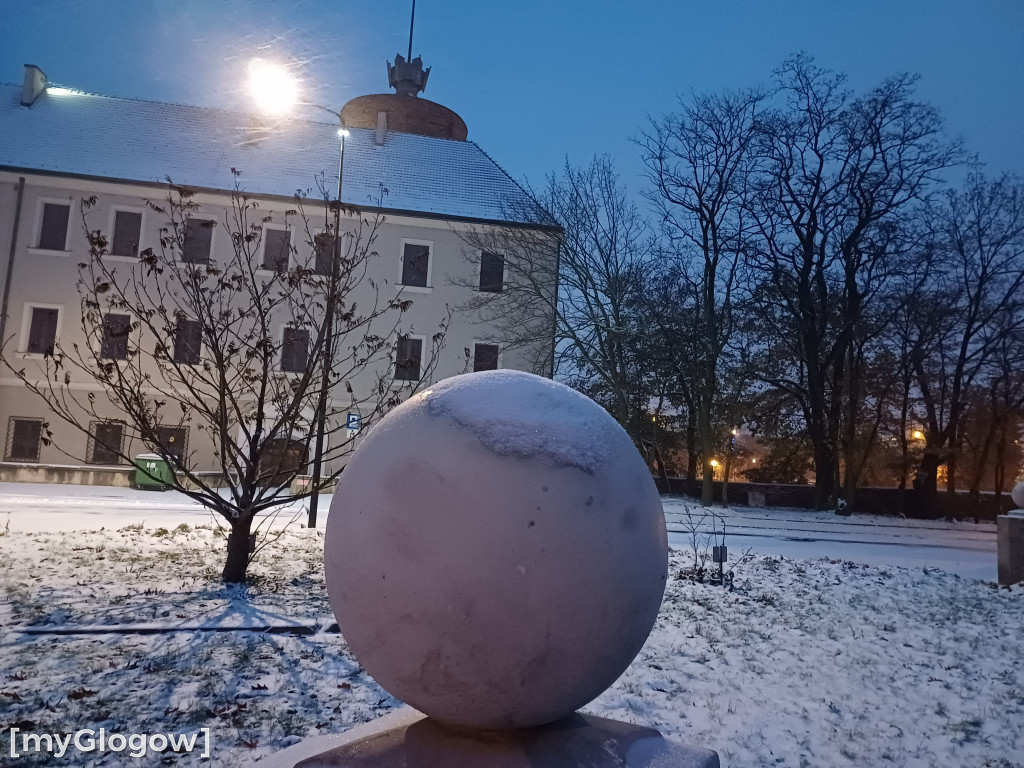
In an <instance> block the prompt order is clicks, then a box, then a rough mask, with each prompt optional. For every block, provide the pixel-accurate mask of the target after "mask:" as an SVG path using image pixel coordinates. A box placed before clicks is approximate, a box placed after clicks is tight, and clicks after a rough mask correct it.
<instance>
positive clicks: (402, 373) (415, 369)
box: [395, 336, 423, 381]
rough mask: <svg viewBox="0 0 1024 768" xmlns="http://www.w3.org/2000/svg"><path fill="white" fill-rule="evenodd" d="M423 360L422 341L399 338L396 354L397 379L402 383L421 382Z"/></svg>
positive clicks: (405, 337)
mask: <svg viewBox="0 0 1024 768" xmlns="http://www.w3.org/2000/svg"><path fill="white" fill-rule="evenodd" d="M422 358H423V340H422V339H411V338H409V337H408V336H399V337H398V349H397V350H396V354H395V378H396V379H400V380H402V381H419V378H420V362H421V360H422Z"/></svg>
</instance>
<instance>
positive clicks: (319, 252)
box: [313, 232, 335, 277]
mask: <svg viewBox="0 0 1024 768" xmlns="http://www.w3.org/2000/svg"><path fill="white" fill-rule="evenodd" d="M334 242H335V239H334V237H333V236H331V234H330V233H329V232H321V233H320V234H319V235H317V236H316V237H315V238H313V246H314V248H313V250H314V255H315V258H316V261H315V262H314V263H313V272H315V273H316V274H318V275H325V276H327V277H330V275H331V267H332V266H333V264H334Z"/></svg>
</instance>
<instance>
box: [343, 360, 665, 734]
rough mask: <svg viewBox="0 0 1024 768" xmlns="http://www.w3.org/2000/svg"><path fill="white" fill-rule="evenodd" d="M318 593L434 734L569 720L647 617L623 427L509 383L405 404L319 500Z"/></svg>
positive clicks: (572, 402)
mask: <svg viewBox="0 0 1024 768" xmlns="http://www.w3.org/2000/svg"><path fill="white" fill-rule="evenodd" d="M325 560H326V572H327V591H328V593H329V595H330V598H331V606H332V607H333V609H334V613H335V615H336V616H337V619H338V624H339V626H340V627H341V632H342V634H343V635H344V637H345V640H346V642H347V643H348V645H349V648H350V649H351V650H352V652H353V653H354V654H355V655H356V657H357V658H358V659H359V661H360V663H362V665H363V666H364V667H365V668H366V670H367V672H369V673H370V674H371V675H372V676H373V677H374V679H375V680H376V681H377V682H378V683H379V684H380V685H381V686H383V687H384V688H385V689H386V690H387V691H389V692H390V693H391V694H392V695H394V696H395V697H397V698H399V699H401V700H402V701H405V702H406V703H408V704H410V705H411V706H413V707H415V708H416V709H418V710H420V711H422V712H424V713H426V714H427V715H429V716H431V717H433V718H435V719H437V720H439V721H441V722H445V723H448V724H451V725H458V726H465V727H473V728H496V729H497V728H522V727H529V726H534V725H540V724H543V723H548V722H551V721H554V720H557V719H558V718H560V717H563V716H565V715H568V714H571V713H572V712H574V711H575V710H576V709H578V708H579V707H581V706H583V705H584V704H586V703H587V702H588V701H590V700H592V699H593V698H595V697H596V696H598V695H599V694H600V693H601V692H602V691H604V690H605V689H606V688H607V687H608V686H610V685H611V684H612V683H613V682H615V680H616V679H617V678H618V677H619V675H620V674H622V672H623V671H625V669H626V667H628V666H629V664H630V662H632V660H633V658H634V657H635V656H636V654H637V653H638V652H639V651H640V649H641V647H642V646H643V644H644V642H645V641H646V639H647V636H648V634H649V633H650V631H651V628H652V627H653V625H654V620H655V618H656V617H657V614H658V610H659V608H660V606H661V599H662V595H663V593H664V589H665V580H666V577H667V573H668V546H667V538H666V532H665V517H664V514H663V512H662V507H661V499H660V498H659V496H658V492H657V489H656V488H655V485H654V481H653V479H652V478H651V474H650V472H649V471H648V470H647V467H646V465H645V464H644V461H643V460H642V459H641V457H640V455H639V454H638V453H637V450H636V448H635V447H634V446H633V444H632V442H631V441H630V439H629V437H628V436H627V435H626V433H625V431H623V429H622V428H621V427H620V426H619V425H618V424H617V423H616V422H615V420H614V419H612V418H611V416H609V415H608V413H607V412H606V411H604V410H603V409H602V408H601V407H600V406H598V405H597V404H596V403H594V402H593V401H592V400H590V399H589V398H587V397H585V396H583V395H581V394H579V393H577V392H575V391H573V390H571V389H569V388H568V387H566V386H563V385H561V384H558V383H556V382H553V381H550V380H548V379H544V378H541V377H539V376H534V375H532V374H528V373H521V372H518V371H488V372H481V373H471V374H465V375H462V376H455V377H453V378H450V379H446V380H444V381H442V382H440V383H438V384H435V385H434V386H432V387H430V388H429V389H427V390H426V391H424V392H422V393H420V394H418V395H416V396H414V397H412V398H410V399H409V400H408V401H407V402H405V403H403V404H402V405H400V406H398V407H397V408H395V409H394V410H393V411H391V412H390V413H389V414H388V415H387V416H386V417H385V418H384V419H382V420H381V421H380V423H378V424H377V425H376V426H375V427H374V428H373V429H372V430H371V431H370V432H369V434H368V435H367V436H366V437H365V439H364V440H363V442H362V444H361V445H360V446H359V447H358V448H357V449H356V451H355V452H354V453H353V455H352V457H351V459H350V460H349V463H348V466H347V467H346V469H345V471H344V473H343V474H342V476H341V481H340V482H339V484H338V491H337V493H336V494H335V496H334V501H333V502H332V504H331V512H330V516H329V517H328V521H327V533H326V543H325Z"/></svg>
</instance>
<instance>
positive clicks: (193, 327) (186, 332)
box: [174, 317, 203, 365]
mask: <svg viewBox="0 0 1024 768" xmlns="http://www.w3.org/2000/svg"><path fill="white" fill-rule="evenodd" d="M202 348H203V324H202V323H201V322H199V321H198V320H189V319H188V318H185V317H179V318H178V324H177V327H176V328H175V329H174V362H176V363H185V364H186V365H195V364H196V363H198V362H199V355H200V352H201V351H202Z"/></svg>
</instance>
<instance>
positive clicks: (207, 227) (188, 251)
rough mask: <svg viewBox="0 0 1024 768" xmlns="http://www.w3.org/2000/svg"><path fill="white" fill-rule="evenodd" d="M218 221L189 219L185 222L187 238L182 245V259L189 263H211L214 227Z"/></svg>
mask: <svg viewBox="0 0 1024 768" xmlns="http://www.w3.org/2000/svg"><path fill="white" fill-rule="evenodd" d="M215 226H217V222H215V221H211V220H210V219H189V220H188V221H186V222H185V239H184V241H183V242H182V245H181V260H182V261H184V262H185V263H187V264H209V263H210V248H211V246H212V244H213V228H214V227H215Z"/></svg>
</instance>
